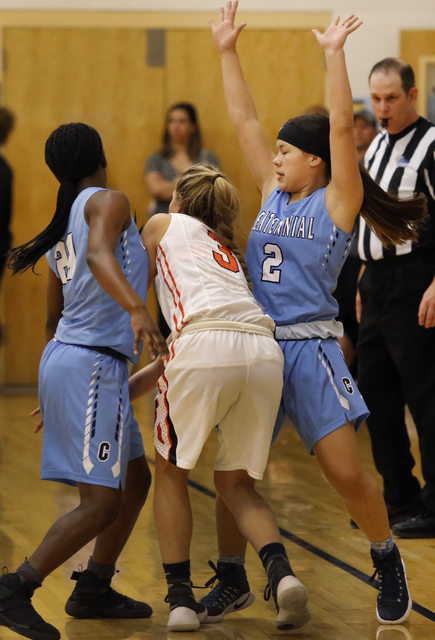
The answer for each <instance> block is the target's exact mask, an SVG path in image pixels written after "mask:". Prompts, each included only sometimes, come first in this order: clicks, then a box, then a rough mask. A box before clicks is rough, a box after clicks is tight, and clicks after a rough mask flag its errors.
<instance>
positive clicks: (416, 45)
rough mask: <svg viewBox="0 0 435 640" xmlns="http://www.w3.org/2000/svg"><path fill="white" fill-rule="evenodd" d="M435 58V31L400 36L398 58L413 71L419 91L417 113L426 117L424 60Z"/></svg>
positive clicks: (414, 32) (404, 33)
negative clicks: (405, 62)
mask: <svg viewBox="0 0 435 640" xmlns="http://www.w3.org/2000/svg"><path fill="white" fill-rule="evenodd" d="M427 56H435V31H434V30H432V31H429V30H428V31H425V30H413V31H402V33H401V34H400V57H401V58H402V59H403V60H406V61H407V62H409V64H410V65H411V67H412V68H413V69H414V73H415V76H416V83H417V87H418V89H419V96H418V102H417V109H418V112H419V113H420V114H421V115H423V116H426V94H425V91H426V87H425V83H426V74H425V69H424V64H425V61H424V58H425V57H427Z"/></svg>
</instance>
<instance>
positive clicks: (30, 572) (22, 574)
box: [16, 560, 44, 588]
mask: <svg viewBox="0 0 435 640" xmlns="http://www.w3.org/2000/svg"><path fill="white" fill-rule="evenodd" d="M16 573H17V574H18V577H19V578H20V580H21V582H24V581H25V580H28V581H29V582H31V583H32V584H33V585H37V586H38V587H40V586H41V584H42V583H43V581H44V576H42V575H41V574H40V573H39V571H38V570H37V569H35V567H32V565H31V564H29V563H28V562H27V560H26V561H25V562H23V564H22V565H20V566H19V567H18V569H17V570H16ZM33 588H35V587H33Z"/></svg>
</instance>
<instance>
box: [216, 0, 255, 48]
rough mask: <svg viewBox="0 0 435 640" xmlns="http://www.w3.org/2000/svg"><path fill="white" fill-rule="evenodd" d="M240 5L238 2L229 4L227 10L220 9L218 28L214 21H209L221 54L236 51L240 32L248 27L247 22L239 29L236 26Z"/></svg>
mask: <svg viewBox="0 0 435 640" xmlns="http://www.w3.org/2000/svg"><path fill="white" fill-rule="evenodd" d="M238 4H239V3H238V1H237V0H236V1H235V2H227V6H226V8H225V9H224V8H223V7H221V8H220V9H219V22H218V25H217V26H216V25H215V24H214V22H213V21H212V20H209V25H210V28H211V30H212V33H213V40H214V41H215V44H216V47H217V48H218V50H219V51H220V53H223V52H224V51H229V50H231V49H234V48H235V46H236V42H237V38H238V37H239V34H240V32H241V31H242V29H243V28H244V27H246V22H242V23H241V24H239V25H238V26H237V27H235V26H234V19H235V17H236V12H237V7H238Z"/></svg>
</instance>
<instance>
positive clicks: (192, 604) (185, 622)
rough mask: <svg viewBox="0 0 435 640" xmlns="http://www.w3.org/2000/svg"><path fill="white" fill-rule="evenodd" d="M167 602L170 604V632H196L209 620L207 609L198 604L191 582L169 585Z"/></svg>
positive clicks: (178, 582)
mask: <svg viewBox="0 0 435 640" xmlns="http://www.w3.org/2000/svg"><path fill="white" fill-rule="evenodd" d="M168 586H169V589H168V595H167V596H166V598H165V601H166V602H168V603H169V621H168V625H167V626H168V629H169V630H170V631H196V629H199V626H200V624H201V622H205V620H206V618H207V609H206V608H205V607H204V606H203V605H202V604H201V603H200V602H196V600H195V596H194V595H193V591H192V583H191V582H190V580H188V581H186V582H182V581H181V580H180V581H177V582H175V581H174V582H173V583H171V584H169V585H168Z"/></svg>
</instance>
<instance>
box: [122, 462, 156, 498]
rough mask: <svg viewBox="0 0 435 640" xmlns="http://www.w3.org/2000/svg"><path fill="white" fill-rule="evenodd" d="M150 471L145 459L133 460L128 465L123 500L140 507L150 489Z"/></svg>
mask: <svg viewBox="0 0 435 640" xmlns="http://www.w3.org/2000/svg"><path fill="white" fill-rule="evenodd" d="M151 481H152V476H151V471H150V468H149V466H148V463H147V461H146V458H145V457H143V458H140V459H138V460H133V461H132V462H130V464H129V469H128V472H127V483H126V488H125V495H124V498H125V499H127V500H129V502H132V503H134V504H135V505H136V506H139V507H142V506H143V505H144V504H145V501H146V499H147V497H148V492H149V490H150V487H151Z"/></svg>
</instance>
